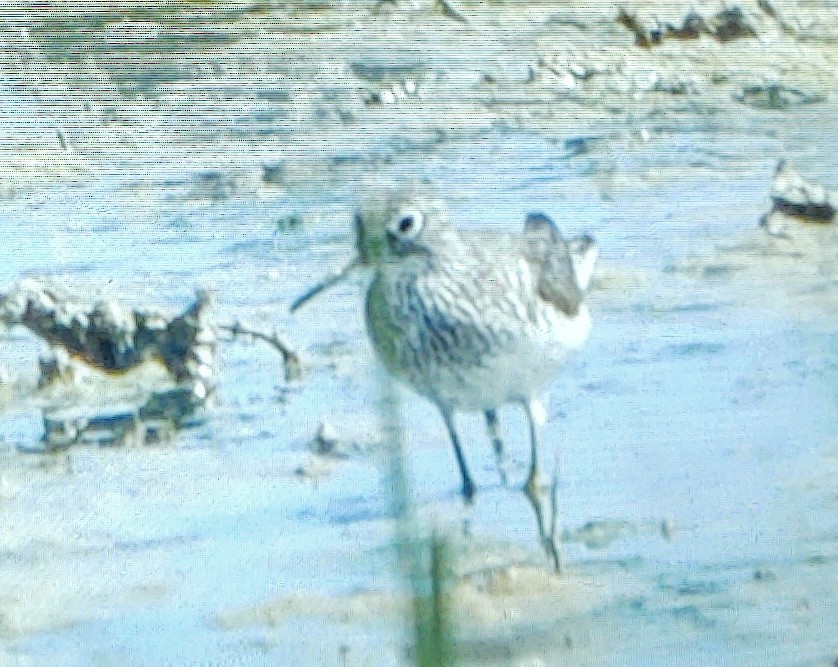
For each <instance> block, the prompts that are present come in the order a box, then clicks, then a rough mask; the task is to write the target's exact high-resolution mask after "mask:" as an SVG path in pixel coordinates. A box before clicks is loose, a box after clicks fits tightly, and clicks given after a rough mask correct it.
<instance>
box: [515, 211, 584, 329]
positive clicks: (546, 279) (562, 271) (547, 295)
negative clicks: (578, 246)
mask: <svg viewBox="0 0 838 667" xmlns="http://www.w3.org/2000/svg"><path fill="white" fill-rule="evenodd" d="M524 245H525V254H526V257H527V260H528V261H529V262H530V265H531V266H532V267H533V270H534V271H535V272H536V274H537V275H538V293H539V295H540V296H541V298H542V299H544V300H545V301H548V302H549V303H552V304H553V305H554V306H555V307H556V308H558V309H559V310H560V311H562V312H563V313H565V314H566V315H571V316H573V315H576V314H577V313H578V312H579V306H580V304H581V303H582V299H583V297H584V295H583V293H582V290H581V289H580V288H579V285H578V284H577V281H576V277H575V275H574V272H573V262H572V260H571V257H570V250H569V248H568V245H567V242H566V241H565V240H564V239H563V238H562V235H561V233H560V232H559V230H558V228H557V227H556V224H555V223H554V222H553V221H552V220H551V219H550V218H549V217H547V216H546V215H544V214H543V213H530V214H529V215H527V219H526V221H525V222H524Z"/></svg>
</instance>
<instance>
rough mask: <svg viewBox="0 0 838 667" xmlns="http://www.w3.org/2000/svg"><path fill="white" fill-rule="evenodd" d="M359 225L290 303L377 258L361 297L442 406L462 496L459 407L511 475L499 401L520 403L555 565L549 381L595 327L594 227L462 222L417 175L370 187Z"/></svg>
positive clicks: (374, 330) (389, 353) (406, 375)
mask: <svg viewBox="0 0 838 667" xmlns="http://www.w3.org/2000/svg"><path fill="white" fill-rule="evenodd" d="M354 226H355V236H356V255H355V257H354V258H353V259H352V260H351V261H350V262H349V263H348V264H347V265H346V266H345V267H343V268H342V269H341V270H339V271H337V272H336V273H334V274H333V275H332V276H330V277H329V278H327V279H326V280H324V281H322V282H321V283H319V284H318V285H316V286H315V287H313V288H312V289H310V290H309V291H307V292H306V293H305V294H303V295H301V296H300V297H299V298H298V299H296V301H294V303H293V304H292V305H291V308H290V309H291V311H292V312H294V311H296V310H297V309H298V308H300V307H301V306H302V305H303V304H305V303H306V302H307V301H309V300H310V299H311V298H313V297H314V296H315V295H316V294H318V293H320V292H322V291H323V290H325V289H327V288H328V287H331V286H332V285H334V284H336V283H338V282H340V281H342V280H343V279H345V278H346V277H347V276H348V275H350V274H351V273H353V272H354V271H356V270H357V269H359V268H361V267H367V268H371V269H372V271H373V277H372V282H371V284H370V286H369V288H368V290H367V295H366V308H365V320H366V328H367V333H368V335H369V338H370V340H371V342H372V346H373V348H374V349H375V352H376V353H377V356H378V358H379V359H380V360H381V362H382V363H383V365H384V366H385V368H386V369H387V371H388V372H389V373H390V375H392V376H393V377H394V378H396V379H397V380H399V381H401V382H402V383H403V384H405V385H407V386H408V387H409V388H410V389H412V390H413V391H414V392H416V393H418V394H419V395H421V396H424V397H425V398H427V399H428V400H430V401H431V402H432V403H433V404H434V405H436V407H437V408H438V410H439V412H440V414H441V415H442V418H443V421H444V422H445V426H446V429H447V431H448V435H449V438H450V440H451V444H452V445H453V449H454V454H455V458H456V461H457V465H458V467H459V471H460V477H461V480H462V487H461V492H462V496H463V498H464V500H465V501H466V503H471V502H472V500H473V498H474V495H475V492H476V485H475V483H474V481H473V480H472V477H471V475H470V473H469V469H468V465H467V462H466V458H465V454H464V451H463V448H462V445H461V441H460V438H459V436H458V433H457V429H456V426H455V414H457V413H470V412H478V413H482V414H483V416H484V419H485V422H486V426H487V429H488V432H489V435H490V437H491V440H492V444H493V447H494V451H495V455H496V457H497V459H498V464H499V469H500V471H501V477H502V481H503V483H504V485H506V476H505V469H504V457H505V455H504V447H503V439H502V437H501V433H500V425H499V419H498V410H499V409H500V408H501V407H502V406H505V405H508V404H518V405H520V406H522V407H523V409H524V411H525V413H526V417H527V421H528V425H529V441H530V465H529V472H528V475H527V479H526V483H525V484H524V486H523V491H524V493H525V495H526V496H527V498H528V499H529V501H530V503H531V504H532V506H533V509H534V510H535V514H536V519H537V522H538V530H539V535H540V537H541V539H542V541H543V542H544V543H545V548H546V549H547V551H548V554H549V555H550V556H551V557H552V559H553V561H554V565H555V567H556V569H557V570H559V569H560V558H559V554H558V550H557V547H556V545H555V535H553V534H552V533H553V532H554V531H555V513H556V507H555V502H554V504H553V515H554V516H553V523H552V526H553V528H552V530H551V531H549V532H550V534H549V535H548V529H547V527H546V525H545V521H544V518H545V513H544V507H543V498H542V491H543V489H544V486H543V478H542V472H541V468H540V463H539V450H540V448H541V432H542V430H543V427H544V424H545V422H546V418H547V410H546V405H547V397H548V389H549V385H550V384H551V382H552V380H553V378H554V377H555V375H556V374H557V372H558V371H559V369H560V368H561V366H562V364H563V362H564V361H565V358H566V356H567V354H568V353H569V352H570V351H571V350H575V349H578V348H580V347H581V346H582V345H583V344H584V342H585V340H586V339H587V337H588V335H589V332H590V329H591V318H590V314H589V311H588V307H587V305H586V304H585V295H586V292H587V290H588V287H589V285H590V281H591V277H592V274H593V270H594V266H595V263H596V259H597V255H598V248H597V244H596V242H595V241H594V240H593V238H591V237H590V236H588V235H584V236H580V237H576V238H573V239H569V240H565V238H564V237H563V236H562V234H561V233H560V231H559V229H558V227H557V226H556V224H555V223H554V222H553V220H552V219H551V218H550V217H548V216H547V215H546V214H544V213H540V212H536V213H529V214H528V215H527V216H526V218H525V222H524V229H523V233H520V234H502V233H498V232H496V231H480V230H472V229H458V228H456V227H455V226H454V225H453V224H452V222H451V220H450V218H449V215H448V211H447V207H446V204H445V201H444V200H443V199H442V198H441V197H440V196H439V194H438V193H437V191H436V190H434V189H433V188H431V187H428V186H427V185H425V184H418V183H413V184H409V185H406V186H398V187H393V188H385V189H383V190H382V191H379V192H375V193H373V194H372V195H370V196H368V197H367V198H366V199H364V200H363V202H362V203H361V206H360V207H359V209H358V211H357V213H356V214H355V218H354ZM554 491H555V490H554ZM548 542H549V544H548Z"/></svg>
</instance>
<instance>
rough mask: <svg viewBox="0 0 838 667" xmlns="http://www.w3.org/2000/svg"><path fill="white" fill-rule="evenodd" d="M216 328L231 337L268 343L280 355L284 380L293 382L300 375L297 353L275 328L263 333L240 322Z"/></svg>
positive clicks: (300, 364)
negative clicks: (283, 366) (247, 338)
mask: <svg viewBox="0 0 838 667" xmlns="http://www.w3.org/2000/svg"><path fill="white" fill-rule="evenodd" d="M217 329H218V330H219V331H224V332H226V333H229V334H230V335H232V337H233V338H238V337H240V336H247V337H249V338H255V339H257V340H261V341H263V342H265V343H268V344H269V345H271V346H272V347H274V348H275V349H276V350H278V351H279V353H280V354H281V355H282V359H283V362H284V364H285V381H286V382H294V381H297V380H299V379H300V378H301V377H302V370H303V368H302V363H301V362H300V357H299V355H298V354H297V353H296V352H295V351H294V349H293V347H292V346H291V343H289V342H288V340H286V339H285V338H284V337H283V336H281V335H280V333H279V332H278V331H276V329H274V330H273V331H272V332H271V333H265V332H264V331H259V330H257V329H251V328H250V327H247V326H245V325H243V324H242V323H241V322H234V323H233V324H227V325H219V326H218V327H217Z"/></svg>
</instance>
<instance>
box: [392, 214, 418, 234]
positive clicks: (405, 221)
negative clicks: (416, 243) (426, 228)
mask: <svg viewBox="0 0 838 667" xmlns="http://www.w3.org/2000/svg"><path fill="white" fill-rule="evenodd" d="M423 222H424V218H423V217H422V214H421V213H419V212H418V211H403V212H402V213H400V214H399V215H398V216H396V218H395V220H393V222H392V223H391V227H390V229H392V230H393V233H395V234H398V235H399V236H402V237H406V238H412V237H414V236H417V235H418V234H419V232H420V231H422V223H423Z"/></svg>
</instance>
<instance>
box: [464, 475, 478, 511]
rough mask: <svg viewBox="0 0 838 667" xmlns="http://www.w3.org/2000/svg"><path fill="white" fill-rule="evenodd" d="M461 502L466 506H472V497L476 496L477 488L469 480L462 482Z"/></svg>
mask: <svg viewBox="0 0 838 667" xmlns="http://www.w3.org/2000/svg"><path fill="white" fill-rule="evenodd" d="M462 494H463V502H464V503H465V504H466V505H473V504H474V496H475V495H476V494H477V487H476V486H475V485H474V482H472V481H471V480H470V479H467V480H465V481H464V482H463V489H462Z"/></svg>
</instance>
